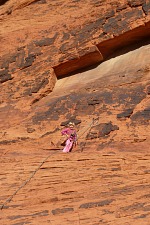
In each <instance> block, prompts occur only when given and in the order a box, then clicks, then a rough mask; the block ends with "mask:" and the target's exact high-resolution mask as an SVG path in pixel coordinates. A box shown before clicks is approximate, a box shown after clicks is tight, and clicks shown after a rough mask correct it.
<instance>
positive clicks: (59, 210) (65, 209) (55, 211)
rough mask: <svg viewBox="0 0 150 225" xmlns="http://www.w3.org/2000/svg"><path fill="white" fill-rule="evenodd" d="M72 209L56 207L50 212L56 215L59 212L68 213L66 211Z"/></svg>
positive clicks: (71, 210)
mask: <svg viewBox="0 0 150 225" xmlns="http://www.w3.org/2000/svg"><path fill="white" fill-rule="evenodd" d="M73 211H74V209H73V208H62V209H60V208H57V209H54V210H52V214H53V215H58V214H61V213H68V212H73Z"/></svg>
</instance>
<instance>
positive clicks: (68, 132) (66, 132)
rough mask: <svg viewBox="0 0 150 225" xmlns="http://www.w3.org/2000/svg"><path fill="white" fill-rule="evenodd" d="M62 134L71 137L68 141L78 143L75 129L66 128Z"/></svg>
mask: <svg viewBox="0 0 150 225" xmlns="http://www.w3.org/2000/svg"><path fill="white" fill-rule="evenodd" d="M61 134H62V135H68V136H69V137H68V139H70V140H73V141H74V142H76V141H77V134H76V130H74V129H70V128H69V127H68V128H64V129H63V130H62V131H61Z"/></svg>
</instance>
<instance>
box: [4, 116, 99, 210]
mask: <svg viewBox="0 0 150 225" xmlns="http://www.w3.org/2000/svg"><path fill="white" fill-rule="evenodd" d="M98 120H99V118H96V119H94V118H93V120H92V122H91V123H90V124H89V126H88V128H86V130H85V131H84V132H83V133H82V134H80V135H79V137H78V139H80V138H81V137H82V136H83V134H84V133H85V132H86V131H87V130H88V129H89V128H91V127H92V126H94V125H97V123H98ZM51 150H55V149H51ZM54 153H55V152H53V153H51V154H49V155H48V156H47V157H46V158H45V159H44V160H43V161H42V162H41V163H40V165H39V166H38V167H37V168H36V170H34V171H33V173H32V174H31V176H30V177H29V178H28V179H27V180H26V181H25V182H24V183H23V184H22V185H21V186H20V187H19V188H18V189H17V190H16V191H15V192H14V193H13V194H12V195H11V196H10V197H9V198H8V199H7V200H6V201H5V202H4V203H3V204H2V205H1V206H0V209H1V210H2V209H4V208H5V206H6V204H7V203H9V202H11V200H12V199H13V197H14V196H15V195H16V194H17V193H18V192H19V191H20V190H21V189H22V188H23V187H24V186H25V185H26V184H27V183H29V181H30V180H31V179H32V178H33V177H34V175H35V174H36V173H37V171H38V170H39V169H40V168H41V166H42V165H43V164H44V163H45V162H46V161H47V160H48V158H49V157H50V156H52V155H53V154H54Z"/></svg>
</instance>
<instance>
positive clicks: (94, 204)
mask: <svg viewBox="0 0 150 225" xmlns="http://www.w3.org/2000/svg"><path fill="white" fill-rule="evenodd" d="M113 201H114V200H113V199H110V200H104V201H100V202H89V203H85V204H82V205H80V207H79V208H80V209H88V208H94V207H103V206H105V205H109V204H110V203H112V202H113Z"/></svg>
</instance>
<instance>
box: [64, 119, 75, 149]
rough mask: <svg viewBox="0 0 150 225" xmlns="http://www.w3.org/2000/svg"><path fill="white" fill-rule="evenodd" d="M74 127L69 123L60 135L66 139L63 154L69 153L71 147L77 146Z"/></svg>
mask: <svg viewBox="0 0 150 225" xmlns="http://www.w3.org/2000/svg"><path fill="white" fill-rule="evenodd" d="M74 127H75V124H74V123H72V122H69V124H68V127H66V128H64V129H63V130H62V131H61V134H62V135H65V136H66V138H67V140H66V141H65V147H64V149H63V152H71V150H72V148H73V146H76V145H77V133H76V130H75V128H74Z"/></svg>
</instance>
